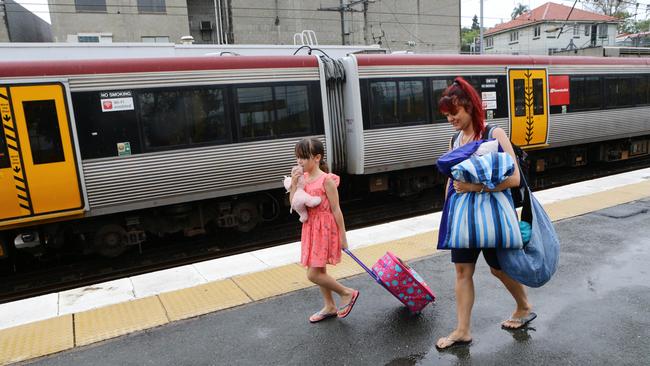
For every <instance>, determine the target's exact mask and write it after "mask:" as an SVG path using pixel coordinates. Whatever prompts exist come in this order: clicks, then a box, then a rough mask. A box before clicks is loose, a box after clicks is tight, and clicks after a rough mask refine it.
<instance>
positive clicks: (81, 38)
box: [77, 36, 99, 43]
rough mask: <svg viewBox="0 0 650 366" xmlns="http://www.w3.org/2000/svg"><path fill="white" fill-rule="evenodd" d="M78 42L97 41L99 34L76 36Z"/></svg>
mask: <svg viewBox="0 0 650 366" xmlns="http://www.w3.org/2000/svg"><path fill="white" fill-rule="evenodd" d="M77 40H78V41H79V43H99V36H77Z"/></svg>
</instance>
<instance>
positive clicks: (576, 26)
mask: <svg viewBox="0 0 650 366" xmlns="http://www.w3.org/2000/svg"><path fill="white" fill-rule="evenodd" d="M573 37H575V38H580V25H579V24H578V23H573Z"/></svg>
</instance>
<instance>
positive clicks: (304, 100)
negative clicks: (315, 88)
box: [274, 85, 311, 136]
mask: <svg viewBox="0 0 650 366" xmlns="http://www.w3.org/2000/svg"><path fill="white" fill-rule="evenodd" d="M274 89H275V105H276V108H277V114H278V117H277V118H278V121H277V123H276V130H277V133H278V134H280V135H284V136H286V135H292V134H295V133H297V132H300V133H309V131H310V129H311V122H310V118H309V93H308V90H307V85H287V86H276V87H274Z"/></svg>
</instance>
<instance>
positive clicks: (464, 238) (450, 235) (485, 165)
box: [440, 152, 523, 249]
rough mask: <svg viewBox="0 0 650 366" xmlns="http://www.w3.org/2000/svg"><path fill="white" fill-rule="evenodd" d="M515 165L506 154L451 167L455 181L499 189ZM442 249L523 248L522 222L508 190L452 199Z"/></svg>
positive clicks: (469, 160)
mask: <svg viewBox="0 0 650 366" xmlns="http://www.w3.org/2000/svg"><path fill="white" fill-rule="evenodd" d="M514 169H515V165H514V162H513V160H512V157H511V156H510V155H508V154H507V153H503V152H501V153H497V152H492V153H489V154H486V155H482V156H472V157H470V158H469V159H466V160H464V161H462V162H461V163H459V164H456V165H455V166H454V167H452V171H451V174H452V176H453V178H454V179H455V180H459V181H463V182H468V183H481V184H484V185H485V186H487V187H488V188H490V189H493V188H494V187H496V186H497V185H498V184H499V183H501V182H502V181H503V180H505V179H506V178H508V177H509V176H510V175H512V173H513V172H514ZM440 247H442V248H447V249H463V248H503V249H520V248H522V247H523V240H522V237H521V231H520V229H519V219H518V217H517V212H516V211H515V207H514V203H513V201H512V195H511V193H510V190H509V189H506V190H503V191H500V192H484V193H478V192H469V193H461V194H457V193H456V192H453V191H452V194H451V196H450V197H449V213H448V219H447V235H446V238H445V242H444V243H443V245H441V246H440Z"/></svg>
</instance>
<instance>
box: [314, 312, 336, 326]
mask: <svg viewBox="0 0 650 366" xmlns="http://www.w3.org/2000/svg"><path fill="white" fill-rule="evenodd" d="M337 315H338V313H336V312H335V313H323V312H322V311H319V312H317V313H315V314H313V315H312V316H310V317H309V322H310V323H312V324H314V323H318V322H322V321H323V320H326V319H329V318H334V317H335V316H337Z"/></svg>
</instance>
